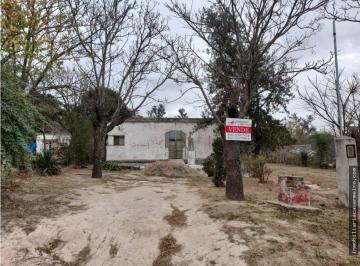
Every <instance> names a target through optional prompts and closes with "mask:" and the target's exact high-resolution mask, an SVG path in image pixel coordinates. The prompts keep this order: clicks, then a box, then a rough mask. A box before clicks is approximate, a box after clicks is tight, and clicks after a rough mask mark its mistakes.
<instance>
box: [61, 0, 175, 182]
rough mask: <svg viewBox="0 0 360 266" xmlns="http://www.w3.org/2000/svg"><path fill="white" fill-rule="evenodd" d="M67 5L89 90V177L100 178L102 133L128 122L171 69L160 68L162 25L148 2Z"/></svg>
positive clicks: (97, 0) (75, 0)
mask: <svg viewBox="0 0 360 266" xmlns="http://www.w3.org/2000/svg"><path fill="white" fill-rule="evenodd" d="M68 3H69V6H70V7H71V9H72V10H73V18H74V19H73V21H74V29H75V31H76V33H77V36H78V39H79V40H80V43H81V50H82V51H81V52H82V56H83V58H82V59H81V60H80V61H78V67H79V68H80V69H81V73H82V74H83V75H84V76H85V77H86V78H87V80H88V81H89V84H90V88H91V89H90V91H89V93H88V94H87V96H86V97H85V98H86V99H87V100H90V103H89V105H91V106H90V107H91V111H92V112H93V114H94V115H93V132H94V149H93V150H94V153H93V164H94V165H93V171H92V177H94V178H99V177H102V169H101V168H102V160H103V158H104V154H103V153H104V146H105V140H106V136H107V133H108V132H109V131H111V130H112V129H113V128H114V127H115V126H117V125H119V124H121V123H123V122H124V121H125V120H126V119H128V118H129V117H131V116H133V115H134V114H135V113H136V112H137V111H138V109H139V108H140V107H141V106H142V105H143V104H144V103H145V102H146V101H147V99H148V98H149V97H151V96H152V95H153V94H154V93H155V92H156V90H157V89H158V88H159V87H160V86H161V85H163V84H164V82H165V81H166V80H167V79H168V77H169V76H170V74H171V71H172V66H171V65H169V64H162V62H163V51H164V50H165V49H166V47H167V44H166V43H163V41H162V34H164V32H165V31H166V30H167V25H166V24H165V22H164V20H163V19H162V18H161V17H160V14H159V13H158V12H156V11H155V6H154V5H152V4H151V3H150V1H149V2H140V3H136V2H135V1H133V0H85V1H80V0H68ZM87 36H90V37H89V38H87ZM110 91H113V93H111V92H110ZM111 95H112V96H111ZM114 99H116V102H115V103H114ZM109 108H110V109H109ZM112 108H113V109H112ZM109 110H110V111H109Z"/></svg>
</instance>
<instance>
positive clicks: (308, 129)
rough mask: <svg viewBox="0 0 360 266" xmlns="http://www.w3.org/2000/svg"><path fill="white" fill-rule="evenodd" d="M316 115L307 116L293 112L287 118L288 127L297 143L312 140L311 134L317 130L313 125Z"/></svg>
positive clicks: (305, 142)
mask: <svg viewBox="0 0 360 266" xmlns="http://www.w3.org/2000/svg"><path fill="white" fill-rule="evenodd" d="M313 121H314V117H313V116H311V115H308V116H307V117H306V118H302V117H299V116H297V115H296V114H292V115H290V116H289V119H288V120H287V123H286V127H287V129H288V130H289V131H290V133H291V136H292V138H293V139H295V140H296V144H307V143H309V141H310V136H311V135H312V134H314V133H315V132H316V128H315V127H314V126H313V125H312V122H313Z"/></svg>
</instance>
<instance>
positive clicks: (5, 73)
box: [0, 66, 43, 178]
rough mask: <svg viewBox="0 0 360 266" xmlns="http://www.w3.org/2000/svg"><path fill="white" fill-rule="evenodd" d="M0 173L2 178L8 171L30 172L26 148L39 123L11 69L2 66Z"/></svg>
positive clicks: (37, 113)
mask: <svg viewBox="0 0 360 266" xmlns="http://www.w3.org/2000/svg"><path fill="white" fill-rule="evenodd" d="M0 76H1V82H0V84H1V97H0V98H1V170H2V174H1V176H2V178H4V177H5V175H6V174H7V173H9V171H8V169H9V168H10V167H14V168H18V169H25V170H27V171H31V160H32V156H31V154H30V152H29V150H28V144H29V143H30V142H31V140H32V138H33V137H34V135H35V132H36V123H37V121H38V120H42V119H43V118H42V116H41V115H40V113H39V112H38V110H37V109H36V108H35V107H34V106H33V105H32V104H31V103H30V101H29V100H28V98H27V96H26V94H25V93H24V92H23V91H22V90H21V82H20V80H19V78H18V77H17V76H16V75H14V72H13V69H12V67H11V66H1V75H0Z"/></svg>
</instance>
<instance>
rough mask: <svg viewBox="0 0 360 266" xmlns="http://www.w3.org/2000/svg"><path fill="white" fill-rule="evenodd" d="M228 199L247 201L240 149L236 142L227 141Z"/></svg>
mask: <svg viewBox="0 0 360 266" xmlns="http://www.w3.org/2000/svg"><path fill="white" fill-rule="evenodd" d="M224 148H225V165H226V197H227V198H228V199H230V200H245V196H244V187H243V180H242V173H241V167H240V147H239V143H238V142H235V141H230V140H227V141H225V147H224Z"/></svg>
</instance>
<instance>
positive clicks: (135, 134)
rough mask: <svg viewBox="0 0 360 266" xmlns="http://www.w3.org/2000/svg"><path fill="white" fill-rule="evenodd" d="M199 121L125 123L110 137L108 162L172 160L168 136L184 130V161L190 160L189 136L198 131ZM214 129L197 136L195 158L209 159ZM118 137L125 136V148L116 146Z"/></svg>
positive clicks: (201, 131)
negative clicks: (167, 145) (166, 138)
mask: <svg viewBox="0 0 360 266" xmlns="http://www.w3.org/2000/svg"><path fill="white" fill-rule="evenodd" d="M194 126H196V123H195V122H161V121H156V122H134V121H132V122H125V123H123V124H122V125H120V126H117V127H115V128H114V129H113V130H112V131H110V132H109V134H108V141H107V148H106V159H107V160H110V161H142V160H165V159H168V158H169V157H168V156H169V155H168V148H167V147H165V133H166V132H168V131H172V130H181V131H183V132H184V133H185V134H186V146H185V148H184V149H183V159H187V154H188V152H187V149H188V136H189V133H190V132H192V131H193V130H194ZM213 131H214V127H207V128H205V129H201V130H198V131H196V132H195V133H193V135H192V137H193V142H194V150H195V158H196V159H197V160H199V159H200V160H202V159H205V158H206V157H207V156H209V155H210V154H211V152H212V141H213V138H214V132H213ZM114 135H124V136H125V145H124V146H117V145H114Z"/></svg>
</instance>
